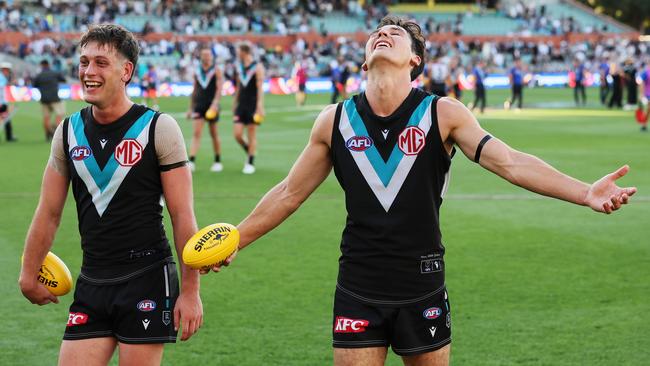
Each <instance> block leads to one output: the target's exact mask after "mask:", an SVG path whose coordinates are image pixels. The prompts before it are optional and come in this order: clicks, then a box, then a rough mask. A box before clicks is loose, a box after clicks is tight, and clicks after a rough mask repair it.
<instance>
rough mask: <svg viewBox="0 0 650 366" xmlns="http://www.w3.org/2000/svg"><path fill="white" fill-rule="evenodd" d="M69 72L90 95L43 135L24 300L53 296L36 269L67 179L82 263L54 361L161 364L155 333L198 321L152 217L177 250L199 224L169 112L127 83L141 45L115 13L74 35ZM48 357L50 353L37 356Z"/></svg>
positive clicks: (192, 282) (193, 326)
mask: <svg viewBox="0 0 650 366" xmlns="http://www.w3.org/2000/svg"><path fill="white" fill-rule="evenodd" d="M78 50H79V53H80V56H79V80H80V82H81V87H82V91H83V97H84V100H85V101H86V102H87V103H88V104H90V106H88V107H86V108H84V109H82V110H81V111H80V112H77V113H75V114H73V115H72V116H70V117H68V118H66V119H65V121H64V122H63V123H61V124H60V125H59V127H57V129H56V131H55V133H54V137H53V139H52V149H51V153H50V159H49V161H48V163H47V166H46V168H45V173H44V176H43V184H42V187H41V196H40V200H39V203H38V207H37V208H36V212H35V214H34V218H33V220H32V224H31V226H30V228H29V232H28V233H27V239H26V241H25V249H24V260H23V265H22V269H21V272H20V280H19V284H20V289H21V291H22V293H23V295H24V296H25V297H26V298H27V299H28V300H29V301H31V302H32V303H34V304H38V305H45V304H49V303H51V302H54V303H58V299H57V297H56V296H54V295H52V294H51V293H50V292H49V291H48V290H47V289H46V288H45V286H44V285H43V284H41V283H40V282H38V280H37V274H38V271H39V269H40V268H41V263H43V259H44V258H45V256H46V254H47V253H48V251H49V249H50V248H51V246H52V242H53V240H54V236H55V234H56V231H57V228H58V226H59V223H60V221H61V216H62V211H63V207H64V205H65V201H66V196H67V193H68V187H69V186H70V185H72V192H73V194H74V199H75V201H76V203H77V211H78V212H77V216H78V220H79V233H80V235H81V248H82V250H83V264H82V267H81V272H80V274H79V278H78V279H77V283H76V285H75V293H74V301H73V303H72V304H71V305H70V316H69V318H68V323H67V326H66V329H65V333H64V335H63V342H62V344H61V350H60V353H59V365H65V366H69V365H71V366H77V365H78V366H88V365H107V364H108V362H109V361H110V359H111V357H112V355H113V352H114V351H115V348H116V347H117V348H118V349H119V362H120V365H159V364H160V363H161V360H162V354H163V345H164V343H170V342H171V343H173V342H176V336H177V332H178V328H179V325H181V324H182V328H183V333H182V336H181V339H182V340H187V339H188V338H189V337H191V336H192V334H194V332H196V331H197V329H198V328H199V327H200V326H201V323H202V321H203V320H202V318H203V310H202V304H201V299H200V297H199V278H198V272H197V271H195V270H192V269H190V268H189V267H187V266H186V265H184V264H183V263H182V262H181V269H182V277H181V286H180V294H179V286H178V276H177V272H176V265H175V263H174V262H173V260H174V259H173V256H172V252H171V248H170V244H169V241H168V239H167V237H166V235H165V229H164V227H163V223H162V219H163V215H162V210H163V206H162V198H164V200H165V205H166V207H167V210H168V211H169V215H170V217H171V222H172V228H173V232H174V242H175V244H176V250H177V253H178V254H179V255H180V253H182V252H183V247H184V246H185V243H186V241H187V240H188V239H189V238H190V237H191V236H192V235H193V234H194V233H195V232H196V231H197V227H196V220H195V218H194V211H193V203H192V202H193V194H192V175H191V173H190V170H189V169H188V168H187V167H186V163H187V154H186V151H185V142H184V139H183V135H182V134H181V131H180V128H179V127H178V124H177V123H176V121H175V120H174V119H173V118H172V117H170V116H169V115H166V114H160V113H157V112H155V111H153V110H151V109H149V108H147V107H145V106H142V105H140V104H134V103H133V102H132V101H131V100H130V99H129V97H128V96H127V94H126V86H127V84H128V83H129V82H130V81H131V78H132V77H133V72H134V69H135V67H136V64H137V60H138V53H139V46H138V42H137V40H136V39H135V37H134V36H133V34H131V33H130V32H129V31H127V30H126V29H125V28H123V27H121V26H117V25H111V24H103V25H99V26H92V27H90V29H89V30H88V31H87V32H86V33H84V34H83V35H82V37H81V40H80V41H79V47H78ZM47 363H51V362H47Z"/></svg>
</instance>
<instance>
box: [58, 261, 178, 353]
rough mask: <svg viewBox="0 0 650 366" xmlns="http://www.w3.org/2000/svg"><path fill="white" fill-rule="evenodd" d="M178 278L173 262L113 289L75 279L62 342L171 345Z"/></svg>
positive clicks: (174, 338)
mask: <svg viewBox="0 0 650 366" xmlns="http://www.w3.org/2000/svg"><path fill="white" fill-rule="evenodd" d="M177 297H178V275H177V273H176V265H175V263H174V262H170V263H161V264H160V266H158V267H156V268H155V269H152V270H150V271H147V272H145V273H143V274H142V275H141V276H138V277H135V278H132V279H129V280H128V281H126V282H121V283H118V284H113V285H95V284H92V283H89V282H87V281H84V280H83V279H78V280H77V284H76V288H75V292H74V301H73V303H72V305H70V314H69V316H68V324H67V326H66V329H65V333H64V335H63V339H65V340H77V339H87V338H99V337H115V338H117V340H118V341H120V342H122V343H130V344H142V343H174V342H176V335H177V332H176V331H174V305H175V303H176V298H177Z"/></svg>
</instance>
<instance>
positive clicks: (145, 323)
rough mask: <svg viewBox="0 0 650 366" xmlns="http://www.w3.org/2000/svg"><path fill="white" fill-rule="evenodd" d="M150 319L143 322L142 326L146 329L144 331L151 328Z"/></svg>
mask: <svg viewBox="0 0 650 366" xmlns="http://www.w3.org/2000/svg"><path fill="white" fill-rule="evenodd" d="M149 321H150V320H149V319H145V320H143V321H142V326H143V327H144V330H147V328H149Z"/></svg>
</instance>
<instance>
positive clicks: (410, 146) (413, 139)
mask: <svg viewBox="0 0 650 366" xmlns="http://www.w3.org/2000/svg"><path fill="white" fill-rule="evenodd" d="M426 138H427V135H426V134H425V133H424V131H422V130H421V129H419V128H418V127H415V126H409V127H406V128H405V129H404V131H402V133H400V134H399V137H397V145H398V146H399V149H400V150H402V152H403V153H404V154H406V155H417V154H418V153H419V152H420V151H422V149H423V148H424V144H425V140H426Z"/></svg>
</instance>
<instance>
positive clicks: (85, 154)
mask: <svg viewBox="0 0 650 366" xmlns="http://www.w3.org/2000/svg"><path fill="white" fill-rule="evenodd" d="M92 154H93V151H92V150H90V148H89V147H88V146H75V147H73V148H72V150H70V159H72V160H75V161H80V160H84V159H86V158H89V157H90V155H92Z"/></svg>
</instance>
